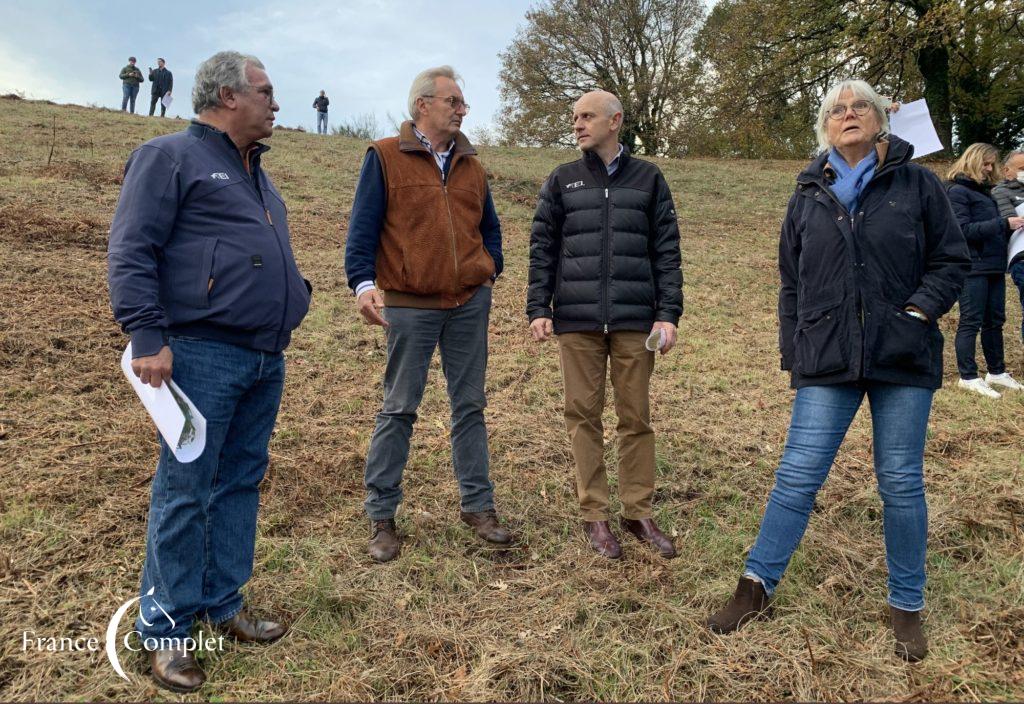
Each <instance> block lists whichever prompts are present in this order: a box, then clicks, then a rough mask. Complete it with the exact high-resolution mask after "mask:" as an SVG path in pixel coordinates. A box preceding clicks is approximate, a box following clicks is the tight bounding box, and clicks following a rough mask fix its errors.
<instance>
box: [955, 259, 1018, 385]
mask: <svg viewBox="0 0 1024 704" xmlns="http://www.w3.org/2000/svg"><path fill="white" fill-rule="evenodd" d="M1005 322H1006V276H1005V275H1004V274H977V275H974V276H968V277H967V278H966V279H964V288H963V291H961V292H960V322H959V323H958V324H957V327H956V341H955V346H956V366H957V369H958V370H959V371H960V378H961V379H977V378H978V362H977V361H976V360H975V358H974V352H975V346H976V345H977V341H978V331H979V330H980V331H981V349H982V351H983V352H984V353H985V366H986V367H988V373H989V374H1002V373H1003V372H1005V371H1006V362H1005V361H1004V359H1003V323H1005Z"/></svg>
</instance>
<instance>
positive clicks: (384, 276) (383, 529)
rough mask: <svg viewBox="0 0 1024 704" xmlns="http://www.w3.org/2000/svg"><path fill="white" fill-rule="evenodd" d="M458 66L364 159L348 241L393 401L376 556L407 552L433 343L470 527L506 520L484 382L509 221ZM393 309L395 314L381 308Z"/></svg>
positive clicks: (376, 441) (378, 442) (379, 454)
mask: <svg viewBox="0 0 1024 704" xmlns="http://www.w3.org/2000/svg"><path fill="white" fill-rule="evenodd" d="M458 81H459V76H458V74H456V73H455V71H454V70H453V69H452V68H451V66H440V67H437V68H431V69H427V70H426V71H423V72H422V73H420V74H419V75H418V76H417V77H416V78H415V80H414V81H413V84H412V88H411V90H410V91H409V116H410V117H411V118H412V120H409V121H406V122H404V123H402V126H401V129H400V131H399V135H398V136H397V137H390V138H388V139H382V140H380V141H378V142H374V143H373V144H372V145H371V146H370V149H369V150H368V151H367V152H366V158H365V159H364V161H363V167H362V172H361V173H360V175H359V183H358V185H357V186H356V196H355V202H354V203H353V205H352V215H351V217H350V219H349V230H348V242H347V244H346V246H345V270H346V273H347V274H348V283H349V286H351V287H352V290H353V291H354V292H355V294H356V301H357V306H358V309H359V313H360V314H361V315H362V316H363V318H364V320H365V321H366V322H367V323H369V324H373V325H382V326H384V328H385V330H386V334H387V348H388V359H387V366H386V368H385V371H384V405H383V408H382V409H381V411H380V413H379V414H377V424H376V427H375V428H374V431H373V437H372V439H371V440H370V449H369V452H368V453H367V456H366V470H365V477H364V480H365V484H366V502H365V506H366V512H367V514H368V515H369V518H370V544H369V552H370V556H371V557H372V558H373V559H374V560H377V561H378V562H387V561H388V560H392V559H394V558H395V557H396V556H397V555H398V552H399V549H400V547H401V543H400V539H399V536H398V531H397V528H396V525H395V512H396V511H397V510H398V506H399V504H400V503H401V500H402V474H403V472H404V470H405V464H406V461H407V460H408V457H409V439H410V437H411V436H412V428H413V423H414V422H415V421H416V410H417V408H418V407H419V404H420V400H421V399H422V398H423V390H424V387H425V386H426V383H427V370H428V369H429V367H430V359H431V357H432V356H433V354H434V348H435V347H440V349H441V367H442V369H443V370H444V375H445V379H446V380H447V383H448V397H449V399H450V401H451V445H452V464H453V466H454V469H455V476H456V478H457V479H458V482H459V493H460V495H461V499H462V500H461V509H462V510H461V514H460V517H461V519H462V521H463V522H464V523H466V524H468V525H469V526H470V527H472V528H473V529H474V531H475V532H476V534H477V536H478V537H480V538H482V539H483V540H486V541H488V542H491V543H496V544H498V545H506V544H508V543H510V542H511V541H512V537H511V535H510V534H509V532H508V530H506V529H505V528H503V527H502V526H501V524H500V523H499V522H498V517H497V514H496V512H495V509H494V485H493V484H492V483H491V480H490V465H489V455H488V449H487V427H486V425H485V424H484V407H485V406H486V405H487V399H486V396H485V395H484V376H485V373H486V371H487V325H488V320H489V316H490V310H491V287H492V286H493V284H494V279H495V278H496V277H497V276H498V274H500V273H501V267H502V254H501V226H500V224H499V223H498V216H497V213H496V212H495V210H494V202H493V201H492V199H491V192H490V188H489V187H488V185H487V176H486V173H485V172H484V168H483V166H482V165H481V164H480V160H479V159H477V156H476V150H475V149H474V148H473V145H472V144H470V143H469V140H467V139H466V137H465V135H463V134H462V132H461V131H460V127H461V126H462V118H463V117H465V116H466V113H467V112H468V111H469V105H467V104H466V102H465V101H464V100H463V96H462V90H461V89H460V88H459V83H458ZM385 305H386V306H387V307H386V308H385V307H384V306H385Z"/></svg>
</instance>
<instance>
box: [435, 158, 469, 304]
mask: <svg viewBox="0 0 1024 704" xmlns="http://www.w3.org/2000/svg"><path fill="white" fill-rule="evenodd" d="M430 156H431V158H433V155H430ZM453 168H455V156H454V155H453V156H452V161H451V163H450V164H449V165H448V173H451V170H452V169H453ZM439 171H440V169H439ZM441 191H442V192H443V193H444V207H445V210H447V211H448V229H449V231H450V232H451V240H452V261H453V262H454V263H455V268H454V270H453V271H454V279H455V281H454V283H455V288H454V289H453V290H454V291H458V290H459V250H458V245H457V244H456V242H455V219H454V218H453V217H452V205H451V202H450V201H449V200H448V179H447V178H446V177H445V173H444V171H441ZM455 305H456V307H458V306H460V305H462V303H461V302H460V301H459V296H458V294H456V295H455Z"/></svg>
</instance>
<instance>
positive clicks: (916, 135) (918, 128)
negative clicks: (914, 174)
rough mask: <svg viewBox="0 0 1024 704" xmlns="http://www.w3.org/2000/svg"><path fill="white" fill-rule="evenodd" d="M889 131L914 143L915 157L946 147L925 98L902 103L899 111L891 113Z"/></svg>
mask: <svg viewBox="0 0 1024 704" xmlns="http://www.w3.org/2000/svg"><path fill="white" fill-rule="evenodd" d="M889 131H890V132H891V133H892V134H894V135H896V136H897V137H899V138H900V139H903V140H906V141H907V142H910V143H911V144H913V145H914V158H915V159H916V158H918V157H922V156H925V155H927V154H932V153H934V152H940V151H942V150H943V149H944V147H943V146H942V142H940V141H939V135H938V134H937V133H936V132H935V125H934V124H932V116H931V114H930V113H929V112H928V103H926V102H925V101H924V98H922V99H921V100H915V101H914V102H912V103H907V104H906V105H901V106H900V109H899V111H898V112H894V113H892V114H891V115H889Z"/></svg>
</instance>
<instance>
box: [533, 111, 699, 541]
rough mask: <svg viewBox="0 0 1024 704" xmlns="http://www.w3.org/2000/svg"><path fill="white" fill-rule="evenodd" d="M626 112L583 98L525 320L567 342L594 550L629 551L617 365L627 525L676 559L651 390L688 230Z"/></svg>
mask: <svg viewBox="0 0 1024 704" xmlns="http://www.w3.org/2000/svg"><path fill="white" fill-rule="evenodd" d="M622 117H623V116H622V104H621V103H620V102H619V100H618V98H616V97H615V96H614V95H612V94H611V93H608V92H605V91H594V92H591V93H587V94H585V95H584V96H583V97H581V98H580V99H579V100H578V101H576V105H575V106H574V108H573V129H574V131H575V133H576V141H577V144H579V147H580V149H581V150H582V151H583V158H581V159H579V160H577V161H574V162H572V163H569V164H563V165H562V166H559V167H558V168H557V169H555V170H554V171H553V172H552V173H551V175H550V176H549V177H548V179H547V181H545V183H544V186H543V188H542V189H541V192H540V198H539V200H538V203H537V212H536V214H535V215H534V218H533V229H532V232H531V235H530V286H529V291H528V293H527V302H526V313H527V316H528V317H529V320H530V332H531V333H532V335H533V339H534V340H536V341H538V342H543V341H545V340H548V339H550V337H551V336H552V334H554V335H557V336H558V347H559V352H560V355H561V362H562V375H563V380H564V385H565V423H566V428H567V429H568V431H569V438H570V441H571V442H572V454H573V458H574V460H575V463H576V488H577V492H578V494H579V500H580V508H581V510H582V513H583V526H584V530H585V532H586V534H587V536H588V538H589V540H590V545H591V547H592V548H593V549H594V550H595V551H596V552H597V553H598V554H600V555H603V556H604V557H607V558H610V559H617V558H619V557H621V555H622V548H621V546H620V544H619V542H618V539H617V538H616V537H615V534H614V533H613V532H612V530H611V527H610V526H609V523H608V494H609V491H608V479H607V477H606V472H605V463H604V431H603V429H602V425H601V413H602V411H603V409H604V403H605V398H604V397H605V394H604V389H605V376H606V373H607V372H606V369H607V367H608V365H609V361H610V364H611V380H612V387H613V389H614V391H615V411H616V414H617V415H618V418H619V422H618V435H619V498H620V500H621V502H622V519H621V525H622V528H623V529H624V530H627V531H629V532H630V533H632V534H633V535H635V536H636V537H637V538H639V539H640V540H641V541H644V542H646V543H648V544H649V545H650V546H651V547H653V548H654V549H655V550H656V551H657V552H658V553H659V554H660V555H661V556H662V557H665V558H671V557H675V555H676V549H675V546H674V545H673V544H672V540H671V539H670V538H669V537H668V536H666V535H665V534H664V533H662V532H661V530H660V529H659V528H658V525H657V524H656V523H655V522H654V519H653V513H652V512H653V509H652V505H651V503H652V497H653V495H654V430H653V429H652V428H651V418H650V394H649V387H650V378H651V374H652V372H653V370H654V352H653V351H651V350H652V349H660V351H661V354H667V353H668V352H669V351H670V350H671V349H672V348H673V347H674V346H675V344H676V326H677V325H678V324H679V317H680V316H681V315H682V313H683V288H682V287H683V273H682V269H681V254H680V250H679V227H678V224H677V222H676V209H675V205H674V204H673V202H672V193H671V192H670V191H669V187H668V183H667V182H666V181H665V177H664V176H662V174H661V171H660V170H659V169H658V167H657V166H655V165H654V164H652V163H651V162H649V161H643V160H640V159H636V158H634V157H633V156H631V155H630V153H629V149H628V148H627V147H626V146H625V145H623V144H620V143H619V131H620V130H621V128H622ZM648 342H651V344H650V345H649V346H648V344H647V343H648Z"/></svg>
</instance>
